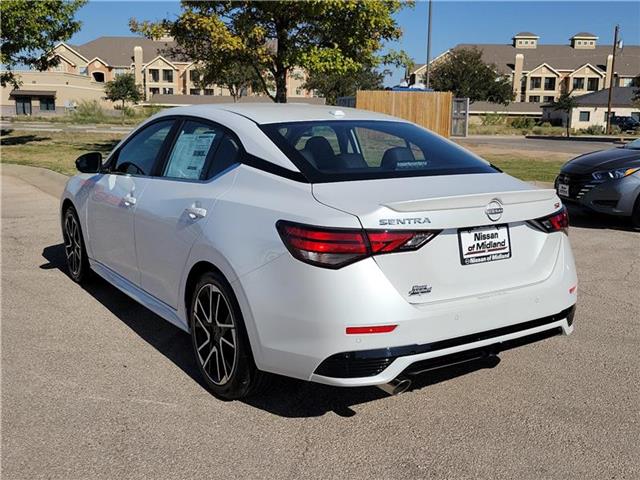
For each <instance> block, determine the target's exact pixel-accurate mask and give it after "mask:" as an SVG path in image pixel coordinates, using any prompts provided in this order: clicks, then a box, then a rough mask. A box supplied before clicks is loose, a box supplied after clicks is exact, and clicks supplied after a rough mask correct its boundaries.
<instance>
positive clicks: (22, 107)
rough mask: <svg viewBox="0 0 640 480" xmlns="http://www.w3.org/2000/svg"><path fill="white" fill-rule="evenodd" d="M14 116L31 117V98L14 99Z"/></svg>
mask: <svg viewBox="0 0 640 480" xmlns="http://www.w3.org/2000/svg"><path fill="white" fill-rule="evenodd" d="M16 115H31V97H16Z"/></svg>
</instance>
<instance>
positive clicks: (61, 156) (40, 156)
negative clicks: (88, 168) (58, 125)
mask: <svg viewBox="0 0 640 480" xmlns="http://www.w3.org/2000/svg"><path fill="white" fill-rule="evenodd" d="M122 137H123V134H117V133H79V132H26V131H25V132H20V131H16V130H3V131H2V139H1V140H0V162H2V163H16V164H19V165H31V166H34V167H42V168H48V169H49V170H53V171H55V172H59V173H63V174H65V175H73V174H74V173H76V167H75V160H76V158H78V157H79V156H80V155H82V154H83V153H87V152H101V153H102V154H103V156H106V154H108V153H109V152H110V151H111V150H112V149H113V147H114V146H115V145H116V144H117V143H118V142H119V141H120V139H121V138H122Z"/></svg>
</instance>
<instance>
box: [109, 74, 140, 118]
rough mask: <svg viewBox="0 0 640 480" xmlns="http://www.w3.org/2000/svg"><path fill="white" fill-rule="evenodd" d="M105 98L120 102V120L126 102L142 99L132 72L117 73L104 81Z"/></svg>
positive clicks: (123, 114) (123, 113)
mask: <svg viewBox="0 0 640 480" xmlns="http://www.w3.org/2000/svg"><path fill="white" fill-rule="evenodd" d="M104 92H105V98H106V99H107V100H111V101H112V102H122V121H123V122H124V116H125V103H126V102H139V101H140V100H142V93H141V92H140V88H139V87H138V85H136V79H135V77H134V75H133V74H132V73H125V74H123V75H118V76H117V77H116V78H115V80H111V81H110V82H107V83H105V85H104Z"/></svg>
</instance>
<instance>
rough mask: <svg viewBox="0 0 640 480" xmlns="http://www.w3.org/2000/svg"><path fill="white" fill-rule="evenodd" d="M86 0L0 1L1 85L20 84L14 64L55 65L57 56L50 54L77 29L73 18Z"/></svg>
mask: <svg viewBox="0 0 640 480" xmlns="http://www.w3.org/2000/svg"><path fill="white" fill-rule="evenodd" d="M85 3H86V0H70V1H67V0H40V1H37V2H33V1H29V0H2V1H1V2H0V16H1V17H2V29H1V30H2V32H1V33H0V36H1V39H2V46H1V47H0V64H2V65H4V68H5V69H6V71H5V72H2V74H0V83H1V84H2V86H3V87H4V86H5V85H7V84H12V85H13V86H14V87H15V88H18V87H19V86H20V80H19V77H18V76H16V75H15V73H14V72H13V71H12V70H13V68H14V67H16V66H17V65H24V66H26V67H30V68H35V69H36V70H46V69H48V68H50V67H52V66H56V65H57V64H58V62H59V61H60V59H59V58H57V57H55V56H51V50H53V48H54V47H55V45H56V43H58V42H61V41H65V40H68V39H69V38H71V36H72V35H73V34H74V33H76V32H77V31H78V30H80V25H81V23H80V22H79V21H77V20H74V15H75V13H76V11H77V10H78V9H79V8H80V7H82V6H83V5H84V4H85Z"/></svg>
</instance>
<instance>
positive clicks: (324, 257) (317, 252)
mask: <svg viewBox="0 0 640 480" xmlns="http://www.w3.org/2000/svg"><path fill="white" fill-rule="evenodd" d="M276 227H277V229H278V233H279V234H280V237H281V238H282V241H283V242H284V244H285V245H286V247H287V249H288V250H289V252H291V254H292V255H293V256H294V257H295V258H297V259H298V260H301V261H303V262H305V263H309V264H311V265H316V266H319V267H325V268H340V267H344V266H345V265H348V264H350V263H353V262H357V261H358V260H362V259H363V258H366V257H370V256H372V255H380V254H383V253H395V252H406V251H410V250H417V249H418V248H420V247H422V246H423V245H424V244H425V243H427V242H428V241H429V240H431V239H432V238H433V237H435V236H436V235H437V234H438V233H440V230H411V231H409V230H395V231H394V230H363V229H347V228H325V227H315V226H312V225H302V224H299V223H293V222H287V221H284V220H280V221H278V223H276Z"/></svg>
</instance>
